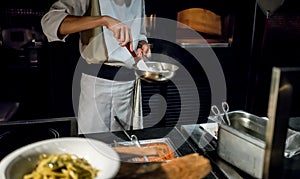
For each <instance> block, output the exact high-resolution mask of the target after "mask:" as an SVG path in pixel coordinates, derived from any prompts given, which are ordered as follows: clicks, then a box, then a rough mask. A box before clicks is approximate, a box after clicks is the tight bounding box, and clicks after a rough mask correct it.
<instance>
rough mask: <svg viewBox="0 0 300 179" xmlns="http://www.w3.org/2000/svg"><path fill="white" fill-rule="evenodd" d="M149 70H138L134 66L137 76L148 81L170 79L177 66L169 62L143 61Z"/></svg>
mask: <svg viewBox="0 0 300 179" xmlns="http://www.w3.org/2000/svg"><path fill="white" fill-rule="evenodd" d="M145 63H146V65H147V66H148V68H149V70H148V71H145V70H140V69H138V68H137V67H136V66H134V69H135V73H136V75H137V77H139V78H141V79H144V80H148V81H166V80H169V79H171V78H172V77H173V76H174V75H175V72H176V71H177V70H178V66H176V65H174V64H171V63H164V62H157V61H147V62H145Z"/></svg>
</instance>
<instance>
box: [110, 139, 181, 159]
mask: <svg viewBox="0 0 300 179" xmlns="http://www.w3.org/2000/svg"><path fill="white" fill-rule="evenodd" d="M139 142H140V145H141V147H147V145H148V144H154V143H163V144H166V145H167V146H168V147H169V148H170V149H171V152H172V153H174V158H176V157H180V156H181V154H180V153H179V152H178V151H176V150H175V147H174V144H173V143H172V141H171V140H170V139H169V138H159V139H147V140H139ZM111 146H112V147H120V146H122V147H126V146H128V147H131V146H135V144H134V143H133V142H131V141H126V142H115V143H113V144H111ZM148 157H149V156H148ZM128 161H129V162H137V161H140V158H137V157H134V158H131V159H129V160H128Z"/></svg>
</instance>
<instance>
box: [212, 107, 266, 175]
mask: <svg viewBox="0 0 300 179" xmlns="http://www.w3.org/2000/svg"><path fill="white" fill-rule="evenodd" d="M228 117H229V120H230V122H231V126H228V125H223V124H220V125H219V131H218V148H217V153H218V155H219V156H220V157H221V158H222V159H224V160H225V161H227V162H229V163H231V164H232V165H234V166H236V167H238V168H240V169H241V170H243V171H245V172H246V173H248V174H249V175H251V176H253V177H255V178H261V177H262V174H263V166H264V153H265V146H266V145H265V141H264V139H265V132H266V126H267V119H266V118H262V117H258V116H255V115H253V114H250V113H247V112H244V111H232V112H229V113H228Z"/></svg>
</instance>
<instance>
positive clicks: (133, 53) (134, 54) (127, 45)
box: [126, 43, 137, 58]
mask: <svg viewBox="0 0 300 179" xmlns="http://www.w3.org/2000/svg"><path fill="white" fill-rule="evenodd" d="M126 48H127V50H128V51H129V53H130V54H131V56H132V57H133V58H136V57H137V55H136V53H135V52H134V51H131V50H130V43H127V44H126Z"/></svg>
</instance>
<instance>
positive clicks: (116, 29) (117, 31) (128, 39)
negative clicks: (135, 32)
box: [102, 16, 133, 51]
mask: <svg viewBox="0 0 300 179" xmlns="http://www.w3.org/2000/svg"><path fill="white" fill-rule="evenodd" d="M102 17H103V19H104V20H105V26H106V27H107V28H108V29H109V30H111V31H112V32H113V34H114V37H115V38H116V40H117V41H118V42H119V45H120V46H122V47H123V46H125V45H126V44H127V43H129V44H130V45H129V46H130V50H131V51H133V45H132V36H131V30H130V28H129V27H128V26H127V25H126V24H124V23H122V22H121V21H119V20H117V19H115V18H113V17H110V16H102Z"/></svg>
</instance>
